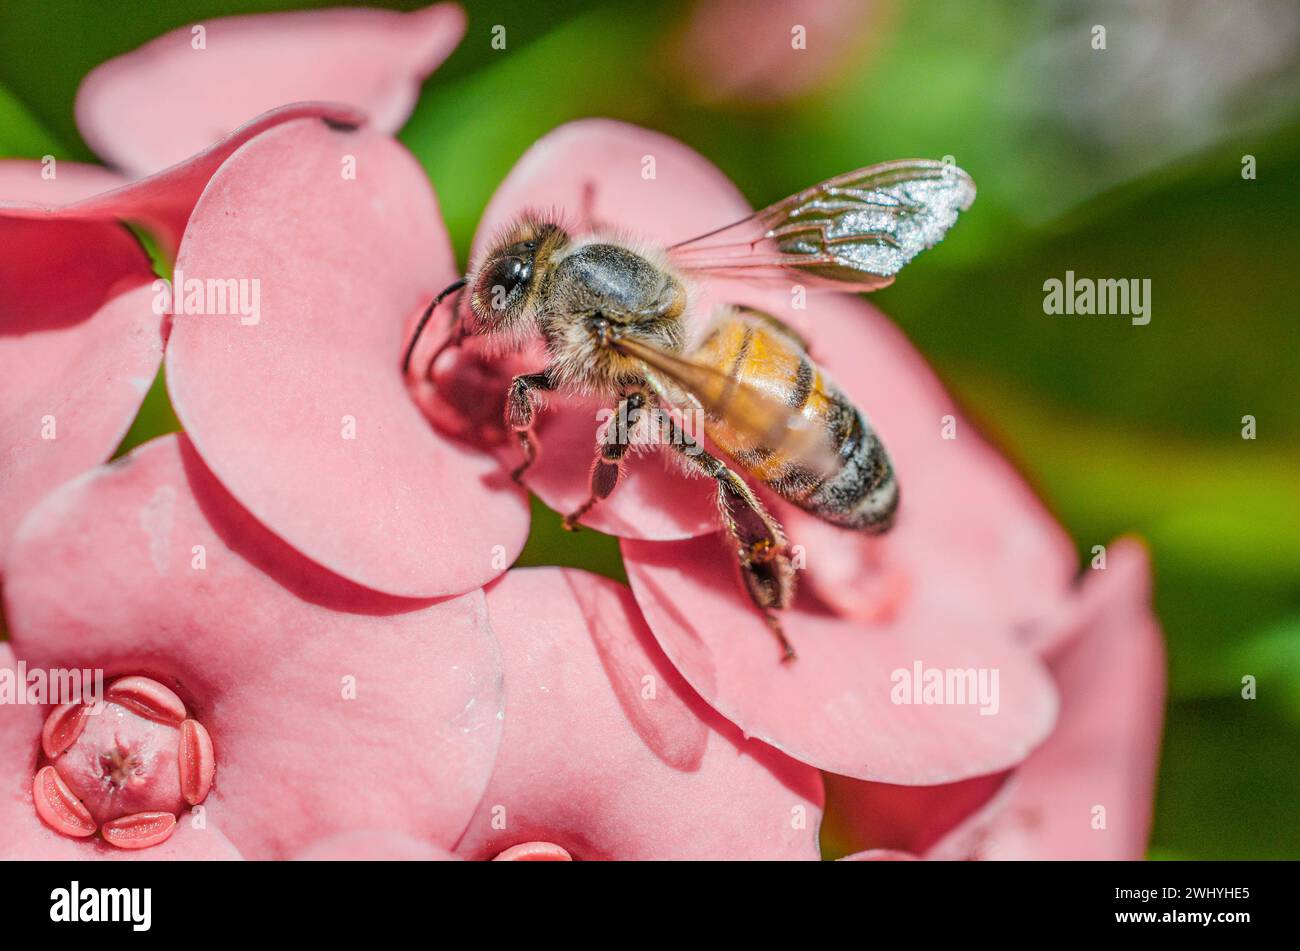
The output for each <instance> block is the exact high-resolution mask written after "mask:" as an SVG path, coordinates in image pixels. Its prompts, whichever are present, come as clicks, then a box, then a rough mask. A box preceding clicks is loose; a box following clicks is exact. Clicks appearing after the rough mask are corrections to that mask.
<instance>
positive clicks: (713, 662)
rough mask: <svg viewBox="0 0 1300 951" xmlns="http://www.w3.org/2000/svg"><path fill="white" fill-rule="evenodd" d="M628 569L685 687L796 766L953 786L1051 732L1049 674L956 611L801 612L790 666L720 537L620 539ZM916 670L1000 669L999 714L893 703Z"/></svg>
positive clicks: (964, 706) (972, 706)
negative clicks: (860, 615)
mask: <svg viewBox="0 0 1300 951" xmlns="http://www.w3.org/2000/svg"><path fill="white" fill-rule="evenodd" d="M623 557H624V562H625V564H626V565H627V570H628V577H629V579H630V580H631V583H632V588H633V591H634V592H635V593H636V599H637V602H638V603H639V604H640V606H641V609H642V611H644V612H645V617H646V621H647V622H648V624H649V625H650V629H651V630H652V631H654V634H655V637H656V638H657V639H658V641H659V644H660V645H661V646H662V647H663V649H664V651H665V652H666V653H667V654H668V657H669V659H670V660H671V661H672V663H673V665H674V666H675V667H676V668H677V669H678V670H679V671H681V673H682V675H683V676H684V677H685V678H686V680H687V681H688V682H689V683H690V684H691V686H692V687H694V688H695V689H696V690H697V691H699V693H700V695H701V696H702V697H703V698H704V699H705V700H707V701H708V702H709V703H710V704H711V705H712V706H713V707H714V708H715V709H717V710H718V712H720V713H721V714H722V715H723V716H725V717H726V718H727V719H729V720H731V721H732V722H733V723H735V724H737V725H738V726H740V727H741V728H742V729H743V730H744V731H745V734H746V735H747V736H753V737H757V738H758V739H761V740H764V741H766V742H768V743H771V744H772V745H773V746H775V747H777V748H778V749H781V750H783V751H784V752H786V753H787V754H788V755H790V756H792V757H794V758H795V759H797V760H800V761H801V762H805V763H808V764H810V765H813V766H816V767H818V768H820V769H824V770H827V771H828V772H832V773H840V774H842V775H845V776H851V777H855V778H858V779H871V780H875V781H878V782H889V783H902V784H908V785H913V784H923V785H929V784H937V783H948V782H955V781H956V780H959V779H965V778H967V777H970V776H977V775H981V774H983V773H990V772H994V771H997V770H1000V769H1005V768H1007V767H1008V766H1011V765H1014V764H1015V763H1018V762H1020V761H1021V760H1023V759H1024V758H1025V756H1026V755H1028V753H1029V751H1030V750H1031V749H1032V748H1033V747H1034V746H1035V745H1036V744H1038V743H1039V742H1040V741H1041V740H1042V739H1043V738H1044V737H1045V736H1046V735H1047V733H1048V732H1049V731H1050V729H1051V727H1052V723H1053V720H1054V718H1055V715H1056V698H1055V692H1054V691H1053V689H1052V684H1051V680H1050V678H1049V677H1048V676H1047V673H1046V671H1045V670H1044V669H1043V668H1042V666H1041V664H1040V663H1039V662H1038V661H1037V660H1036V658H1034V656H1033V655H1032V654H1030V653H1029V652H1028V651H1027V650H1024V649H1022V648H1020V647H1018V646H1016V645H1015V644H1014V643H1012V642H1011V641H1010V640H1009V639H1008V638H1006V637H1005V635H1004V633H1003V632H1002V631H1000V630H997V629H990V628H989V627H987V626H981V625H980V624H978V623H973V622H972V621H971V620H970V619H968V618H967V617H966V616H964V615H963V614H962V613H961V612H960V611H953V612H952V613H950V614H948V615H947V616H946V617H941V616H939V615H938V614H936V613H934V612H927V613H924V614H921V615H919V616H912V615H910V614H909V611H908V607H907V604H906V603H905V604H904V607H903V608H902V609H901V610H900V611H899V612H898V613H897V614H896V615H895V616H894V617H893V618H892V619H891V620H889V621H888V622H884V621H881V622H876V623H870V624H869V623H865V622H853V621H848V620H843V619H840V618H836V617H833V616H830V615H826V614H822V613H816V612H815V611H814V610H812V609H811V608H809V607H805V606H802V605H800V604H796V606H795V607H794V608H792V609H791V610H788V611H785V612H783V613H782V615H781V619H782V624H783V625H784V628H785V632H786V635H787V636H788V637H789V638H790V640H791V641H792V642H793V644H794V647H795V650H796V651H797V652H798V655H799V656H798V659H796V660H794V661H792V662H790V663H784V664H783V663H781V662H780V652H779V649H778V647H777V644H776V642H775V640H774V639H773V637H772V635H771V632H770V631H769V630H768V628H767V625H766V624H765V623H764V622H763V620H762V617H761V615H760V614H759V613H758V612H757V610H755V609H754V607H753V606H752V605H751V604H750V602H749V601H748V599H747V597H746V596H745V595H744V593H743V592H742V589H741V586H740V585H741V583H740V580H739V578H738V574H737V569H736V566H735V561H734V558H733V557H732V555H731V553H730V552H729V551H728V547H727V545H726V544H724V542H723V540H722V538H721V536H719V535H713V536H708V537H705V538H698V539H692V540H689V541H684V542H641V541H629V540H625V541H624V542H623ZM810 557H811V556H810ZM918 663H919V664H921V665H922V671H923V673H924V671H926V670H929V669H940V670H942V671H946V670H949V669H956V670H968V669H973V670H975V671H976V672H978V671H980V670H981V669H982V670H985V671H987V674H986V676H987V677H990V678H991V676H992V671H997V677H998V695H997V701H998V702H997V709H996V712H995V713H992V714H988V715H986V714H983V713H982V712H981V710H982V709H984V707H982V706H981V705H980V704H978V703H948V704H930V705H927V704H902V703H894V702H893V700H892V699H891V694H892V693H893V688H894V677H895V676H896V672H902V673H901V674H898V676H900V677H901V676H902V674H910V673H911V672H912V671H913V669H914V666H915V665H916V664H918ZM908 679H909V681H910V677H909V678H908ZM988 683H990V684H991V680H989V681H988ZM989 709H992V707H991V705H990V706H989Z"/></svg>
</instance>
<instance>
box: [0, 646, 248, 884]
mask: <svg viewBox="0 0 1300 951" xmlns="http://www.w3.org/2000/svg"><path fill="white" fill-rule="evenodd" d="M0 670H4V671H5V672H6V679H7V680H13V681H15V682H20V681H21V676H20V671H19V668H18V661H17V658H15V657H14V652H13V649H12V648H11V647H10V646H9V645H8V644H4V643H0ZM27 672H28V673H29V674H30V672H31V671H30V670H28V671H27ZM48 710H49V708H48V707H42V706H38V705H28V704H25V703H14V702H13V700H12V699H6V701H5V704H4V707H3V714H2V715H0V861H6V862H7V861H15V860H28V861H29V860H41V861H53V860H59V861H66V860H72V859H109V860H114V861H131V860H137V859H204V860H208V861H214V860H232V859H239V858H240V854H239V851H238V850H237V849H236V848H235V847H234V846H233V845H231V843H230V840H229V839H227V838H226V837H225V835H223V834H222V833H221V831H220V829H218V828H217V826H216V825H215V824H214V823H212V822H210V821H206V820H201V821H198V822H196V821H195V816H194V815H189V816H182V817H181V822H180V823H179V825H178V826H177V827H176V831H175V832H174V833H172V835H171V837H170V838H169V839H168V840H167V841H166V842H164V843H162V844H161V845H158V846H156V847H154V848H151V849H144V850H132V849H118V848H114V847H113V846H111V845H106V844H105V843H103V842H101V841H100V840H99V839H93V840H89V841H86V840H81V839H72V838H69V837H67V836H64V835H60V834H59V833H57V832H55V831H54V830H53V829H51V828H49V827H48V826H46V825H45V823H43V822H42V821H41V820H40V819H39V818H37V815H36V808H35V806H34V805H33V804H32V789H31V786H32V782H31V780H32V776H33V774H34V773H35V772H36V758H37V755H38V754H39V752H40V730H41V723H42V721H43V720H44V719H45V715H46V713H47V712H48Z"/></svg>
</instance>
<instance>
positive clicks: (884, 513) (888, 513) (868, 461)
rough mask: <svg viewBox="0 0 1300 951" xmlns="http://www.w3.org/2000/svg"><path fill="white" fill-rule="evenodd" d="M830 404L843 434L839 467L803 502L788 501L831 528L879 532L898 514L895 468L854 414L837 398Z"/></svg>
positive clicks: (852, 408) (800, 499)
mask: <svg viewBox="0 0 1300 951" xmlns="http://www.w3.org/2000/svg"><path fill="white" fill-rule="evenodd" d="M832 399H833V401H834V410H833V415H834V416H835V417H837V418H836V419H835V423H834V424H833V426H834V428H835V429H836V430H837V431H838V432H839V433H842V438H841V439H840V440H839V452H838V454H837V460H838V463H839V466H838V468H837V469H835V471H833V472H831V473H829V474H827V475H825V476H824V477H823V478H822V479H821V480H820V481H818V482H816V483H815V484H814V485H813V486H811V487H810V488H809V490H808V491H807V493H806V494H804V495H802V497H791V498H790V501H792V502H794V503H795V504H796V505H798V506H799V507H800V508H803V509H805V510H806V511H808V512H811V513H812V514H813V515H816V516H818V517H819V518H822V519H824V520H825V521H827V522H830V523H831V524H833V525H839V526H841V527H843V528H852V529H857V530H861V531H866V532H873V533H874V532H883V531H885V530H886V529H888V528H889V526H890V524H891V523H892V522H893V520H894V513H895V512H896V511H897V509H898V482H897V480H896V479H895V478H894V467H893V465H891V464H890V461H889V456H888V454H887V453H886V452H885V447H884V445H883V444H882V443H881V441H880V437H879V436H877V435H876V433H875V431H874V430H873V429H872V428H871V427H870V426H869V425H868V424H867V422H866V420H865V419H864V418H863V416H862V413H861V412H860V411H859V410H858V408H857V407H855V406H853V405H852V404H851V403H849V402H848V401H847V400H846V399H845V398H844V397H843V396H842V395H840V394H839V393H835V394H834V395H833V396H832ZM836 424H838V425H836Z"/></svg>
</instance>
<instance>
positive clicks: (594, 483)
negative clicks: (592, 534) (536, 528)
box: [560, 390, 646, 532]
mask: <svg viewBox="0 0 1300 951" xmlns="http://www.w3.org/2000/svg"><path fill="white" fill-rule="evenodd" d="M645 403H646V396H645V393H644V392H642V391H641V390H636V391H633V392H631V393H628V394H627V395H626V396H624V397H623V398H622V399H621V400H619V401H618V407H617V409H616V410H615V411H614V413H615V415H614V418H613V419H612V420H610V424H609V426H608V428H606V430H605V432H604V434H603V435H602V436H601V440H600V445H599V446H597V451H596V459H595V461H594V462H593V463H592V464H591V494H590V495H589V496H588V497H587V501H585V502H583V503H582V504H581V505H580V506H578V507H577V508H576V509H574V510H573V511H572V512H570V513H569V514H568V515H566V516H564V521H563V522H561V523H560V524H561V525H562V526H563V527H564V529H565V530H566V531H570V532H576V531H578V529H579V528H581V527H582V526H581V525H580V524H579V522H580V521H581V519H582V517H583V516H584V515H586V514H587V513H588V512H590V511H591V510H592V508H593V507H595V505H596V503H597V502H600V501H601V500H603V499H607V498H609V497H610V495H611V494H612V493H613V492H614V488H615V487H616V486H617V485H618V480H619V477H620V476H621V475H622V474H623V457H624V456H626V455H627V450H628V447H629V446H630V445H631V444H632V436H631V434H632V430H633V428H634V427H635V426H636V424H637V421H638V420H639V419H640V417H641V410H642V409H643V408H644V407H645Z"/></svg>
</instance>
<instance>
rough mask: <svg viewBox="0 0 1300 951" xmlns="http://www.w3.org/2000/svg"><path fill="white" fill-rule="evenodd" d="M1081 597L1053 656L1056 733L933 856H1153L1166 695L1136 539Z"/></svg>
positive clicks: (1094, 575)
mask: <svg viewBox="0 0 1300 951" xmlns="http://www.w3.org/2000/svg"><path fill="white" fill-rule="evenodd" d="M1107 563H1108V564H1107V567H1106V569H1105V570H1102V571H1089V572H1088V573H1087V575H1086V576H1085V580H1084V582H1083V586H1082V589H1081V590H1080V592H1079V595H1078V597H1077V598H1076V599H1075V610H1076V612H1077V613H1076V615H1075V617H1074V618H1073V619H1072V620H1070V621H1067V622H1065V623H1066V624H1067V626H1069V627H1071V628H1073V629H1075V630H1076V631H1077V633H1076V634H1075V635H1074V636H1072V637H1068V638H1059V639H1057V640H1056V643H1057V644H1059V645H1060V646H1059V650H1058V651H1057V652H1056V653H1055V654H1054V655H1053V656H1052V657H1051V659H1050V663H1051V668H1052V672H1053V673H1054V674H1055V676H1056V679H1057V682H1058V684H1059V685H1060V693H1061V716H1060V721H1059V725H1058V726H1057V729H1056V731H1055V732H1054V733H1053V734H1052V736H1051V737H1049V738H1048V740H1047V742H1045V743H1044V744H1043V745H1042V746H1041V747H1039V748H1038V749H1037V750H1035V751H1034V753H1033V755H1032V756H1030V757H1029V759H1027V760H1026V761H1025V762H1024V763H1023V764H1022V765H1021V766H1020V768H1019V769H1017V770H1016V772H1015V774H1014V776H1013V777H1012V781H1011V783H1009V784H1008V789H1007V791H1006V794H1005V795H999V796H997V797H995V799H994V800H993V801H992V802H990V803H989V805H988V806H986V807H985V808H984V809H983V810H981V811H980V812H979V813H977V814H976V815H974V816H972V817H971V818H970V819H969V820H967V821H966V822H965V823H963V824H962V825H961V826H960V827H958V828H957V829H955V830H953V831H952V832H951V833H950V834H949V835H947V836H946V837H945V838H944V839H943V840H942V841H941V842H939V843H938V844H936V845H935V846H934V847H933V848H932V849H931V850H930V851H929V853H928V855H927V857H932V858H986V859H1106V860H1112V859H1113V860H1133V859H1140V858H1143V857H1144V855H1145V854H1146V845H1147V839H1148V836H1149V835H1150V831H1151V810H1152V800H1153V790H1154V786H1155V775H1156V765H1157V761H1158V751H1159V747H1160V733H1161V725H1162V718H1163V712H1164V698H1165V654H1164V643H1163V640H1162V638H1161V634H1160V626H1159V623H1158V622H1157V621H1156V618H1155V615H1154V614H1153V613H1152V609H1151V571H1150V566H1149V564H1148V558H1147V554H1146V551H1145V549H1143V547H1142V546H1141V544H1140V543H1138V542H1136V541H1134V540H1132V539H1123V540H1120V541H1118V542H1115V543H1113V544H1111V545H1110V546H1109V552H1108V556H1107Z"/></svg>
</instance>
